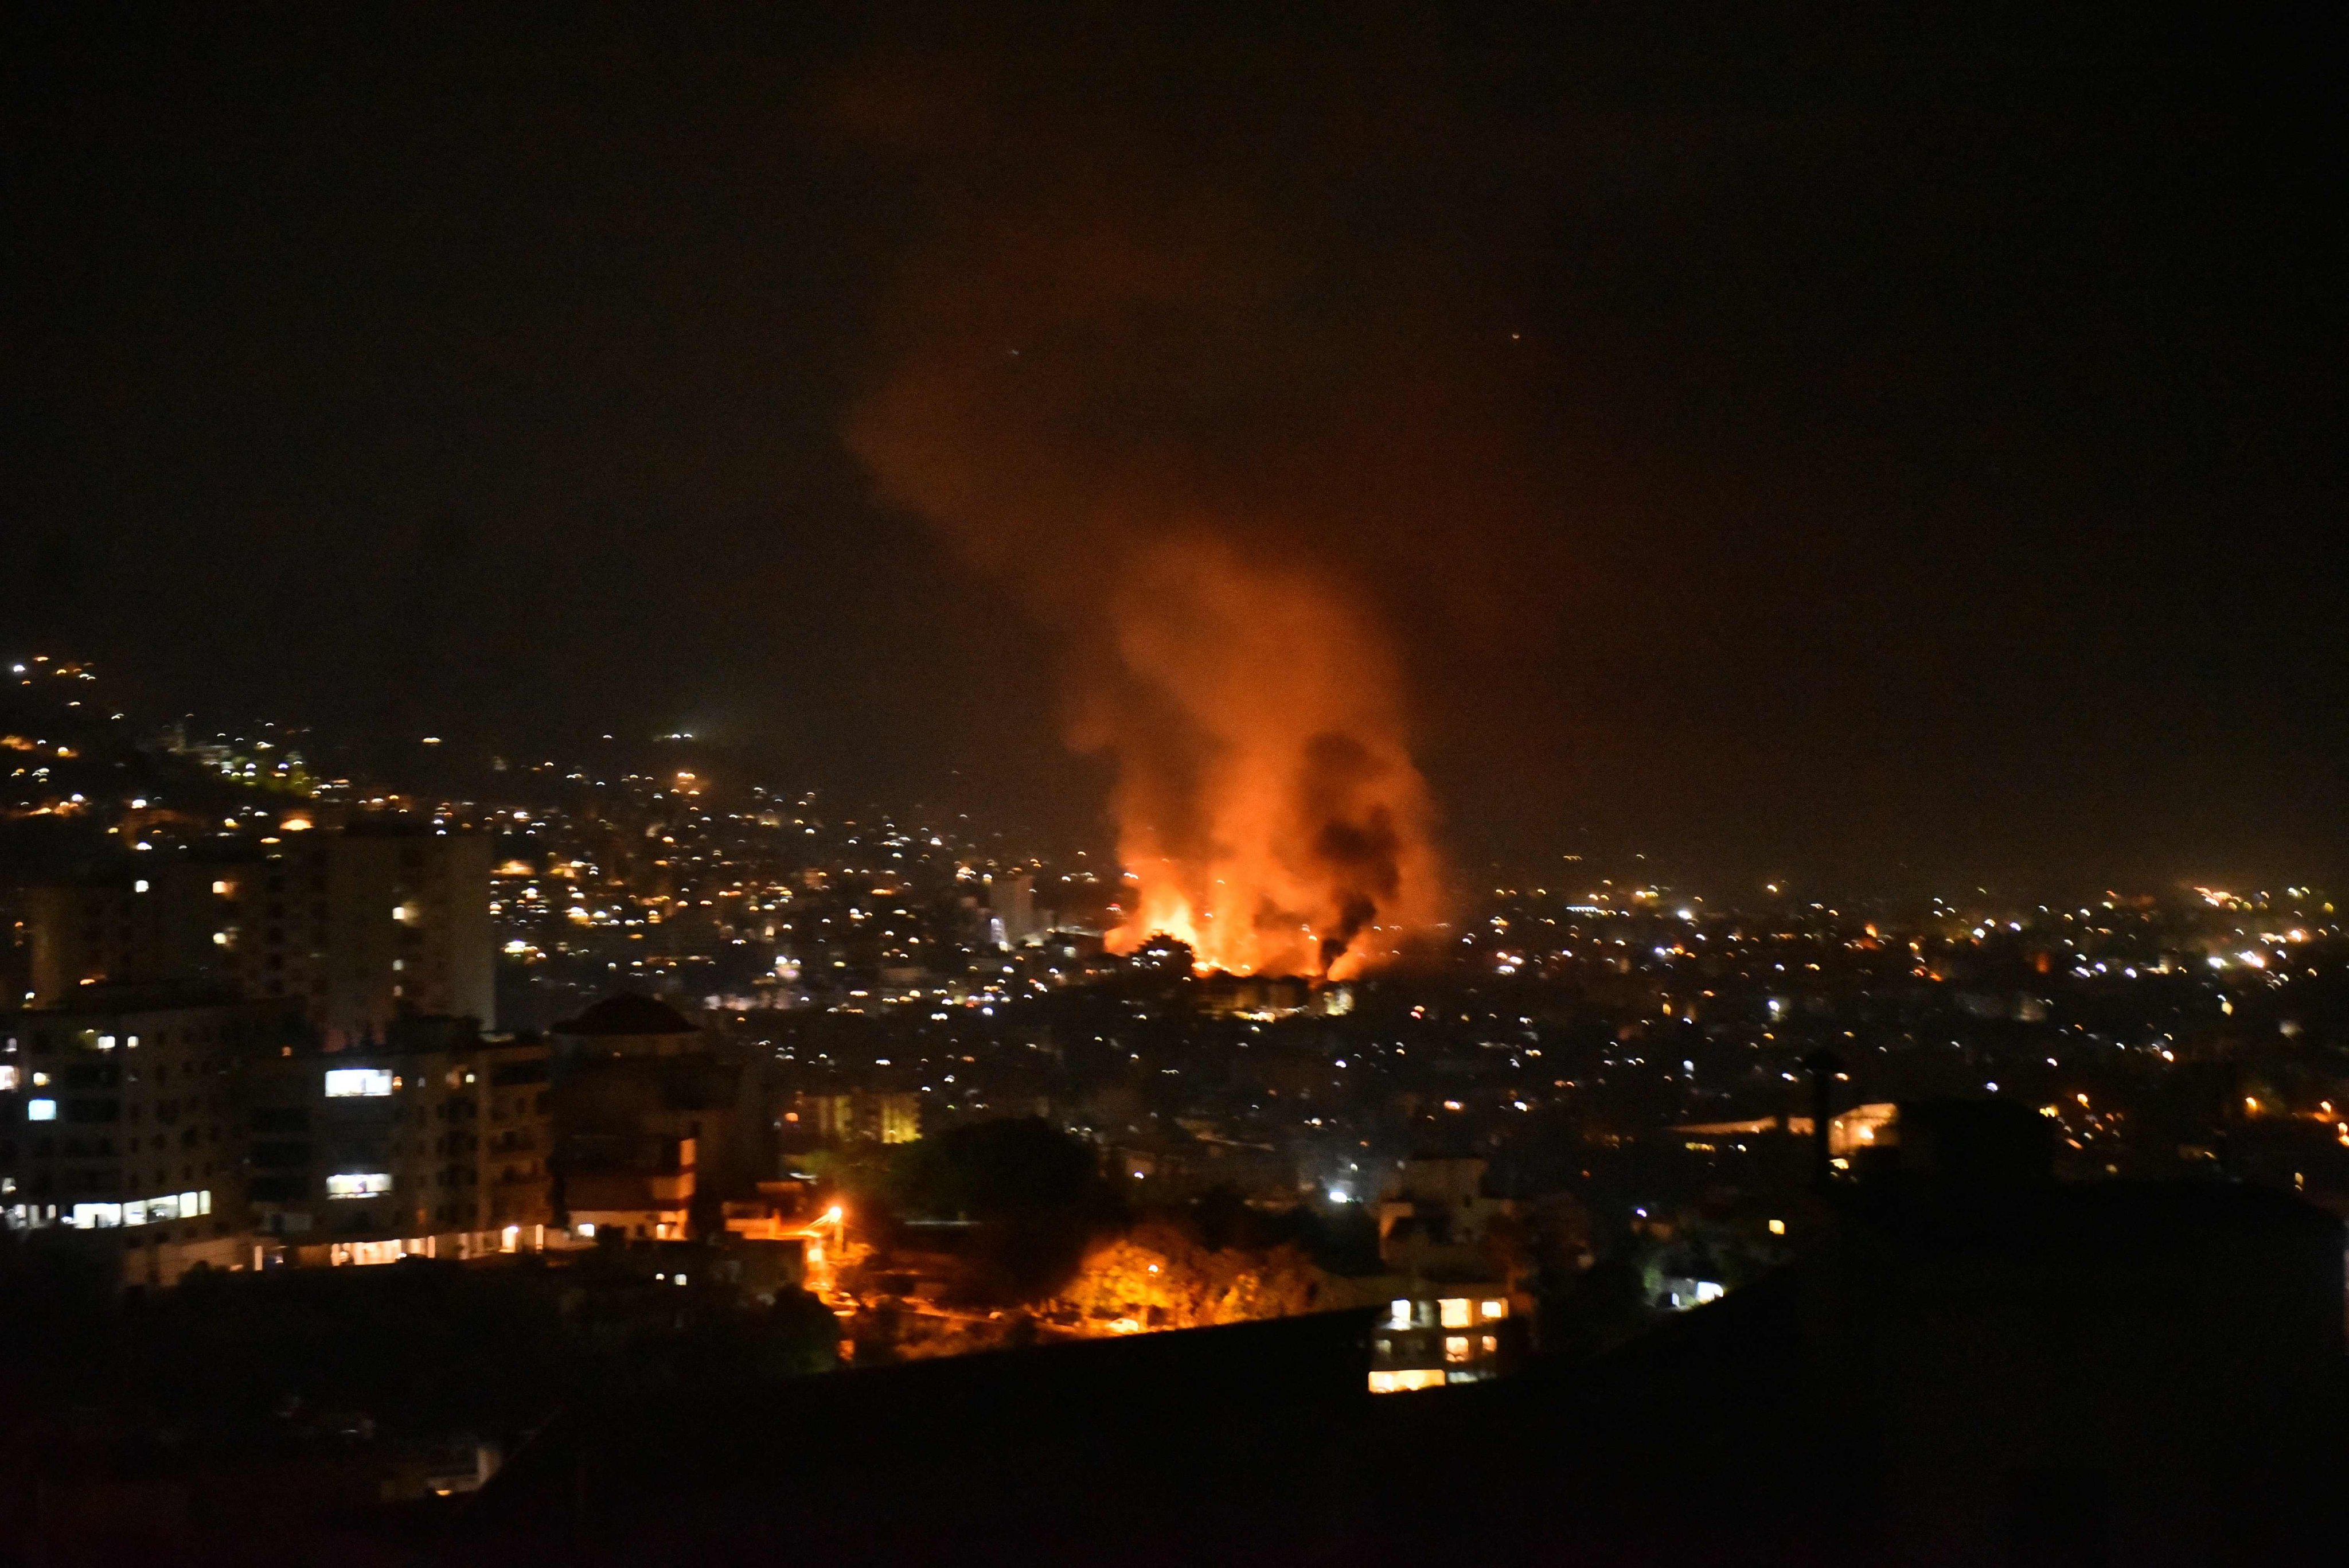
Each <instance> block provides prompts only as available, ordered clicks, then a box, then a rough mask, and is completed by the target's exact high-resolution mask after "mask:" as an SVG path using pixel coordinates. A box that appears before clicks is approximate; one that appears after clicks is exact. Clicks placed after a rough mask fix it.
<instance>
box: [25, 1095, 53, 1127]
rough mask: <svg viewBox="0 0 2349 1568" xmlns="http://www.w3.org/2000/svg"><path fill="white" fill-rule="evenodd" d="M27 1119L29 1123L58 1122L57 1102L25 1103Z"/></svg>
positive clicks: (38, 1101)
mask: <svg viewBox="0 0 2349 1568" xmlns="http://www.w3.org/2000/svg"><path fill="white" fill-rule="evenodd" d="M25 1119H26V1121H28V1122H53V1121H55V1120H57V1101H55V1100H26V1102H25Z"/></svg>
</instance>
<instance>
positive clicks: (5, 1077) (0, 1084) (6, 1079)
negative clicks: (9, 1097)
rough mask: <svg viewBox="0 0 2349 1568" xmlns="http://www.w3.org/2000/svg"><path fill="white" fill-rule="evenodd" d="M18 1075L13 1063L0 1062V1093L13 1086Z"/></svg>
mask: <svg viewBox="0 0 2349 1568" xmlns="http://www.w3.org/2000/svg"><path fill="white" fill-rule="evenodd" d="M17 1078H18V1073H17V1070H16V1064H15V1063H13V1062H0V1094H5V1093H6V1092H7V1091H9V1090H10V1089H13V1088H15V1087H16V1082H17Z"/></svg>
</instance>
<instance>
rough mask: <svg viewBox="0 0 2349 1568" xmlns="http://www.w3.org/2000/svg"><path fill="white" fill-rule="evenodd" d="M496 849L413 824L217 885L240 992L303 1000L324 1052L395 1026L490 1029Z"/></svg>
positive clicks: (296, 843) (276, 860) (278, 856)
mask: <svg viewBox="0 0 2349 1568" xmlns="http://www.w3.org/2000/svg"><path fill="white" fill-rule="evenodd" d="M490 862H491V844H490V841H489V840H488V839H487V838H486V837H483V836H479V835H474V834H464V833H442V832H436V831H433V830H430V829H427V828H424V827H421V826H400V827H389V826H385V827H374V828H367V827H352V828H347V829H345V830H343V831H341V832H339V833H329V832H323V831H320V832H312V833H308V834H303V835H299V836H294V837H292V838H291V839H289V841H288V842H287V843H286V844H285V846H283V847H282V848H281V849H280V850H279V851H277V852H276V853H274V854H272V855H271V856H270V857H268V858H267V859H265V860H263V861H261V862H260V863H259V864H257V865H254V866H251V867H245V868H243V870H241V871H240V872H239V873H238V874H237V875H235V876H234V877H228V878H225V881H226V884H227V886H226V889H225V894H226V896H225V899H224V907H223V909H222V930H223V931H224V932H225V933H226V937H227V941H226V944H225V945H226V946H227V948H228V950H229V951H230V953H231V955H232V958H233V972H234V974H235V976H236V978H237V980H238V981H239V983H240V984H241V985H242V986H243V989H244V990H245V992H247V994H249V995H255V996H291V997H298V998H300V999H301V1000H302V1001H303V1002H304V1003H305V1006H307V1007H308V1009H309V1011H310V1016H311V1017H312V1019H313V1020H315V1021H316V1023H317V1025H318V1027H319V1029H320V1030H321V1031H322V1032H323V1033H324V1035H325V1039H326V1048H327V1049H328V1050H329V1051H335V1050H347V1049H353V1048H357V1047H360V1046H363V1045H365V1044H367V1043H369V1042H377V1041H381V1040H383V1039H384V1038H385V1037H386V1035H387V1033H388V1031H389V1030H390V1028H391V1025H392V1023H393V1021H394V1020H396V1019H399V1018H404V1017H411V1016H415V1017H426V1018H470V1019H471V1020H473V1021H474V1023H476V1024H477V1025H478V1026H479V1027H481V1028H483V1029H488V1028H491V1027H492V1026H493V1025H494V1023H495V1022H496V1018H495V1013H496V995H495V986H494V968H493V966H494V963H495V957H494V954H493V953H492V944H491V935H490V913H489V905H490Z"/></svg>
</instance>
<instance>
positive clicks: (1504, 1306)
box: [1481, 1302, 1509, 1323]
mask: <svg viewBox="0 0 2349 1568" xmlns="http://www.w3.org/2000/svg"><path fill="white" fill-rule="evenodd" d="M1481 1310H1482V1312H1483V1313H1484V1316H1485V1322H1486V1323H1490V1322H1492V1321H1493V1320H1494V1319H1495V1318H1500V1317H1506V1316H1508V1315H1509V1303H1506V1302H1486V1303H1485V1304H1484V1306H1483V1308H1482V1309H1481Z"/></svg>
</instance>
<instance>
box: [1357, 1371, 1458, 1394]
mask: <svg viewBox="0 0 2349 1568" xmlns="http://www.w3.org/2000/svg"><path fill="white" fill-rule="evenodd" d="M1443 1386H1444V1374H1443V1373H1442V1372H1440V1371H1437V1370H1435V1369H1433V1368H1429V1369H1427V1370H1424V1371H1416V1372H1373V1373H1371V1393H1373V1394H1401V1393H1403V1392H1404V1391H1406V1390H1408V1389H1413V1388H1441V1387H1443Z"/></svg>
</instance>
